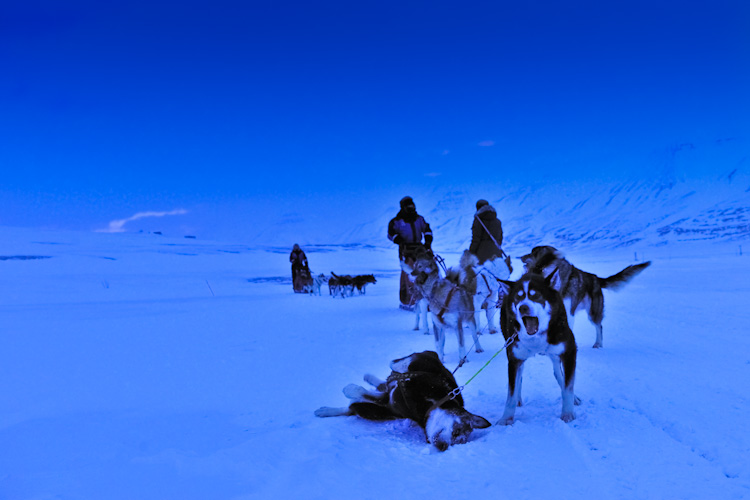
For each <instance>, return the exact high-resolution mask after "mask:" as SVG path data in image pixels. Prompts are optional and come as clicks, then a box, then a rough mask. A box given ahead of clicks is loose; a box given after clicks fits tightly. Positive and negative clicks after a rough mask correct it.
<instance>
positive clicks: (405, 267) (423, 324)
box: [399, 250, 430, 335]
mask: <svg viewBox="0 0 750 500" xmlns="http://www.w3.org/2000/svg"><path fill="white" fill-rule="evenodd" d="M421 253H424V254H425V255H429V253H428V252H427V250H424V251H423V252H421ZM421 253H420V255H421ZM414 262H415V260H407V259H401V260H399V263H400V264H401V270H402V271H404V273H406V276H407V277H408V278H409V281H411V282H412V284H414V280H415V279H416V276H415V275H412V273H413V271H414V267H413V265H414ZM411 300H412V302H413V303H414V306H413V309H414V313H415V321H414V331H415V332H418V331H420V330H421V331H422V333H424V334H425V335H429V334H430V329H429V326H428V325H427V317H428V316H429V314H428V313H429V304H428V302H427V297H425V296H424V295H422V290H421V288H420V287H418V286H414V287H413V289H412V293H411Z"/></svg>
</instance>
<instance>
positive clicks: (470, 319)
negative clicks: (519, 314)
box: [401, 251, 484, 361]
mask: <svg viewBox="0 0 750 500" xmlns="http://www.w3.org/2000/svg"><path fill="white" fill-rule="evenodd" d="M476 265H477V258H476V256H475V255H472V254H471V253H469V252H468V251H465V252H464V253H463V255H462V256H461V260H460V262H459V265H458V267H454V268H450V269H448V271H447V273H446V275H445V277H442V276H440V268H439V267H438V264H437V262H435V258H434V256H433V255H432V253H429V252H425V253H422V254H420V255H419V256H418V257H417V259H416V261H415V262H414V264H413V265H412V266H410V265H408V264H407V263H405V262H404V261H401V267H402V269H404V271H405V272H407V273H409V274H411V275H412V276H413V277H414V285H415V286H416V287H417V288H418V289H419V292H420V293H421V294H422V296H423V297H425V298H426V299H427V302H428V304H429V310H430V319H431V320H432V329H433V333H434V335H435V350H436V351H437V353H438V356H440V360H441V361H443V360H445V332H446V330H454V331H455V332H456V335H457V336H458V357H459V360H464V359H465V358H466V345H465V342H464V330H468V331H469V333H470V334H471V338H472V339H474V347H475V350H476V352H484V349H482V345H481V344H480V343H479V337H478V336H477V325H476V319H475V317H474V295H475V294H476V291H477V275H476V273H475V272H474V266H476Z"/></svg>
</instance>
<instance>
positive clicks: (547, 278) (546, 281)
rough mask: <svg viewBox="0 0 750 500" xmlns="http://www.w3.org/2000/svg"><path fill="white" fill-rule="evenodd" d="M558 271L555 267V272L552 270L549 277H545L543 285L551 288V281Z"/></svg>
mask: <svg viewBox="0 0 750 500" xmlns="http://www.w3.org/2000/svg"><path fill="white" fill-rule="evenodd" d="M558 269H559V268H557V267H556V268H555V270H554V271H552V272H551V273H550V274H549V276H547V277H546V278H544V284H545V285H547V286H551V283H552V280H553V279H554V278H555V275H556V274H557V271H558Z"/></svg>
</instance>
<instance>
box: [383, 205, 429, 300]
mask: <svg viewBox="0 0 750 500" xmlns="http://www.w3.org/2000/svg"><path fill="white" fill-rule="evenodd" d="M399 204H400V206H401V210H400V211H399V212H398V214H397V215H396V217H394V218H393V219H391V221H390V222H389V223H388V239H389V240H391V241H392V242H393V243H395V244H396V245H398V258H399V260H403V261H405V262H407V263H409V264H413V263H414V261H415V260H416V255H417V254H418V253H419V252H420V251H422V250H430V249H431V248H432V230H431V229H430V225H429V224H427V222H426V221H425V220H424V217H422V216H421V215H419V214H418V213H417V208H416V206H415V205H414V200H412V199H411V196H405V197H403V198H401V201H400V202H399ZM423 237H424V243H422V238H423ZM399 300H400V302H401V303H400V305H399V307H400V308H401V309H406V310H408V311H411V310H412V309H413V308H414V304H415V303H416V302H417V300H418V297H415V290H414V283H412V281H411V280H410V279H409V276H408V275H407V274H406V273H405V272H404V271H401V284H400V287H399Z"/></svg>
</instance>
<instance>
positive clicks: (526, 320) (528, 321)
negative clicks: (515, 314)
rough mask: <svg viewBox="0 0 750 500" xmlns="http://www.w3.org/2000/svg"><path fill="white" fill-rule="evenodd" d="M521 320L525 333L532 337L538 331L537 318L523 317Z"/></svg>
mask: <svg viewBox="0 0 750 500" xmlns="http://www.w3.org/2000/svg"><path fill="white" fill-rule="evenodd" d="M521 319H523V326H524V327H526V333H528V334H529V335H534V334H535V333H536V332H538V331H539V318H537V317H536V316H524V317H523V318H521Z"/></svg>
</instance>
